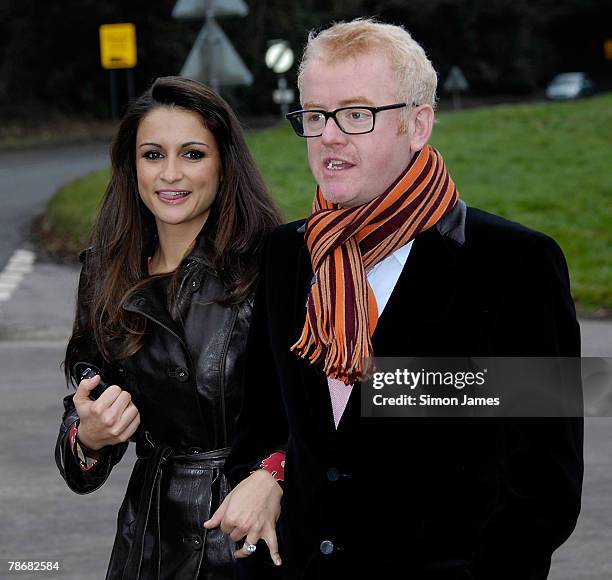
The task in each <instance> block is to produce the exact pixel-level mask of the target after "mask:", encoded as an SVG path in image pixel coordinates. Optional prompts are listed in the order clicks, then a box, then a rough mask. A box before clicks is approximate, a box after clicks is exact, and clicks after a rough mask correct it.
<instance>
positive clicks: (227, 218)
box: [64, 77, 280, 377]
mask: <svg viewBox="0 0 612 580" xmlns="http://www.w3.org/2000/svg"><path fill="white" fill-rule="evenodd" d="M164 106H174V107H179V108H181V109H185V110H187V111H193V112H195V113H197V114H199V115H200V117H201V118H202V121H203V123H204V125H205V127H206V128H207V129H208V130H209V131H211V132H212V133H213V135H214V136H215V139H216V141H217V144H218V148H219V152H220V157H221V175H223V180H222V181H221V183H220V184H219V190H218V192H217V195H216V198H215V200H214V202H213V205H212V207H211V210H210V214H209V217H208V219H207V222H206V224H205V225H204V227H203V229H202V232H200V236H205V240H203V241H204V242H205V244H206V247H207V252H208V258H209V259H210V264H211V266H212V268H213V269H214V271H215V272H216V273H217V275H219V277H220V278H221V280H222V282H223V283H224V286H225V288H226V290H227V294H226V296H225V297H224V302H225V303H227V304H236V303H239V302H241V301H243V300H244V299H245V298H246V297H247V296H248V295H249V294H250V293H251V292H252V289H253V284H254V282H255V278H256V274H257V261H258V254H259V250H260V248H261V243H262V240H263V238H264V235H265V234H266V233H267V232H269V231H270V230H272V229H273V228H274V227H275V226H276V225H278V224H279V223H280V215H279V212H278V210H277V208H276V206H275V204H274V202H273V201H272V199H271V197H270V195H269V193H268V191H267V188H266V186H265V184H264V182H263V179H262V177H261V175H260V173H259V170H258V169H257V167H256V165H255V162H254V161H253V158H252V157H251V154H250V152H249V150H248V147H247V145H246V142H245V140H244V136H243V132H242V128H241V126H240V123H239V121H238V120H237V118H236V116H235V115H234V113H233V112H232V110H231V109H230V107H229V105H228V104H227V103H226V102H225V101H224V100H223V99H222V98H221V97H219V96H218V95H217V94H216V93H214V92H213V91H211V90H210V89H209V88H208V87H206V86H204V85H202V84H200V83H198V82H196V81H192V80H190V79H187V78H181V77H163V78H159V79H157V81H155V83H154V84H153V85H152V86H151V88H150V89H149V90H148V91H146V92H145V93H144V94H143V95H142V96H141V97H139V98H138V99H137V100H136V101H135V102H134V103H133V104H132V105H131V107H130V108H129V110H128V112H127V113H126V115H125V116H124V117H123V119H122V121H121V124H120V125H119V129H118V131H117V135H116V137H115V139H114V141H113V144H112V147H111V166H112V173H111V179H110V182H109V184H108V187H107V189H106V194H105V196H104V198H103V200H102V203H101V206H100V210H99V213H98V216H97V219H96V223H95V225H94V228H93V232H92V237H91V245H92V247H91V249H90V250H89V251H87V252H86V255H85V263H84V265H83V270H84V273H83V275H82V281H81V285H80V287H81V290H80V295H79V301H81V302H83V303H82V304H80V310H78V312H81V315H79V314H77V317H76V320H75V324H74V328H73V334H72V337H71V339H70V341H69V343H68V349H67V353H66V360H65V361H64V362H65V371H66V375H67V377H68V376H69V375H70V370H71V367H72V365H73V364H74V362H76V361H75V360H73V359H74V357H76V356H78V353H77V350H78V348H77V347H78V345H79V344H82V342H83V339H85V338H86V337H88V336H89V337H91V336H92V335H93V337H94V339H95V343H96V346H97V349H98V350H99V352H100V353H101V354H102V356H103V358H104V359H106V360H107V361H111V360H112V359H116V358H118V359H122V358H126V357H128V356H131V355H132V354H134V353H135V352H137V351H138V349H139V348H140V347H141V345H142V338H143V335H144V332H145V329H146V321H145V320H144V318H143V317H139V316H136V315H133V314H130V313H129V312H126V311H125V310H123V308H122V304H123V303H124V301H125V299H126V297H127V296H129V295H130V294H131V293H132V292H134V291H135V290H137V289H139V288H142V287H143V286H146V285H147V284H149V283H151V279H150V278H149V277H148V273H147V267H146V255H147V252H151V251H152V249H153V248H154V245H155V236H156V227H155V220H154V217H153V214H152V213H151V212H150V211H149V209H148V208H147V207H146V206H145V205H144V203H143V202H142V201H141V199H140V196H139V193H138V185H137V184H138V182H137V176H136V132H137V131H138V127H139V125H140V123H141V121H142V120H143V119H144V117H145V116H146V115H147V114H148V113H150V112H151V111H153V110H154V109H157V108H159V107H164ZM148 255H150V254H148ZM84 306H86V308H83V307H84ZM78 308H79V305H77V309H78ZM84 311H85V312H87V314H86V315H85V316H83V313H84ZM113 339H114V340H113ZM117 339H119V340H117ZM109 341H112V342H113V343H115V344H117V343H118V344H119V345H120V346H119V348H118V349H117V348H113V353H112V354H111V353H110V352H109V348H108V346H107V345H108V343H109Z"/></svg>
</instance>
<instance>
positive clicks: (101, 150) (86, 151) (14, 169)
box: [0, 143, 108, 271]
mask: <svg viewBox="0 0 612 580" xmlns="http://www.w3.org/2000/svg"><path fill="white" fill-rule="evenodd" d="M105 165H108V145H107V144H104V143H93V144H88V145H76V146H71V147H54V148H42V149H39V150H28V151H11V152H3V153H2V154H0V203H1V204H2V211H1V212H0V271H1V270H2V269H3V268H4V266H5V264H6V262H7V260H8V258H9V257H10V256H11V254H12V253H13V251H14V250H15V249H16V248H17V247H18V246H20V245H21V244H22V242H23V241H24V240H25V239H27V230H28V226H29V224H30V221H31V220H32V218H33V217H34V216H35V215H38V214H39V213H42V212H43V211H44V208H45V207H46V204H47V201H48V200H49V199H50V197H51V195H52V194H53V192H54V191H56V190H57V188H58V187H60V186H61V185H63V184H64V183H66V182H68V181H71V180H72V179H75V178H76V177H79V176H81V175H84V174H86V173H88V172H89V171H93V170H94V169H99V168H101V167H104V166H105Z"/></svg>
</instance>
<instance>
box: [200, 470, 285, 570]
mask: <svg viewBox="0 0 612 580" xmlns="http://www.w3.org/2000/svg"><path fill="white" fill-rule="evenodd" d="M282 495H283V490H282V489H281V487H280V485H278V483H277V482H276V480H275V479H274V478H273V477H272V475H270V473H268V472H267V471H265V470H264V469H258V470H257V471H255V472H253V473H252V474H251V475H250V476H249V477H247V478H246V479H244V480H243V481H241V482H240V483H239V484H238V485H237V486H236V487H235V488H234V489H233V490H232V491H231V492H230V493H229V494H228V495H227V496H226V498H225V499H224V500H223V503H222V504H221V505H220V506H219V507H218V509H217V511H216V512H215V513H214V514H213V515H212V517H211V518H210V519H209V520H208V521H206V522H204V527H205V528H208V529H211V528H216V527H217V526H219V525H221V531H222V532H223V533H224V534H228V535H229V537H230V538H232V540H234V542H237V541H239V540H241V539H242V538H245V545H247V544H257V542H258V541H259V540H260V539H263V540H264V541H265V542H266V544H267V545H268V549H269V550H270V557H271V558H272V561H273V562H274V564H276V565H277V566H280V565H281V564H282V561H281V557H280V554H279V553H278V542H277V539H276V521H277V520H278V516H279V515H280V500H281V497H282ZM234 556H236V558H245V557H246V556H250V553H249V552H247V551H246V550H245V549H243V548H241V549H240V550H236V552H234Z"/></svg>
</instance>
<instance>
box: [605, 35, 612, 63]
mask: <svg viewBox="0 0 612 580" xmlns="http://www.w3.org/2000/svg"><path fill="white" fill-rule="evenodd" d="M604 54H605V55H606V59H608V60H612V39H608V40H604Z"/></svg>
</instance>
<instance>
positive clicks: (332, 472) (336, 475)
mask: <svg viewBox="0 0 612 580" xmlns="http://www.w3.org/2000/svg"><path fill="white" fill-rule="evenodd" d="M339 479H340V471H339V470H338V468H337V467H330V468H329V469H328V470H327V481H338V480H339Z"/></svg>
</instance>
